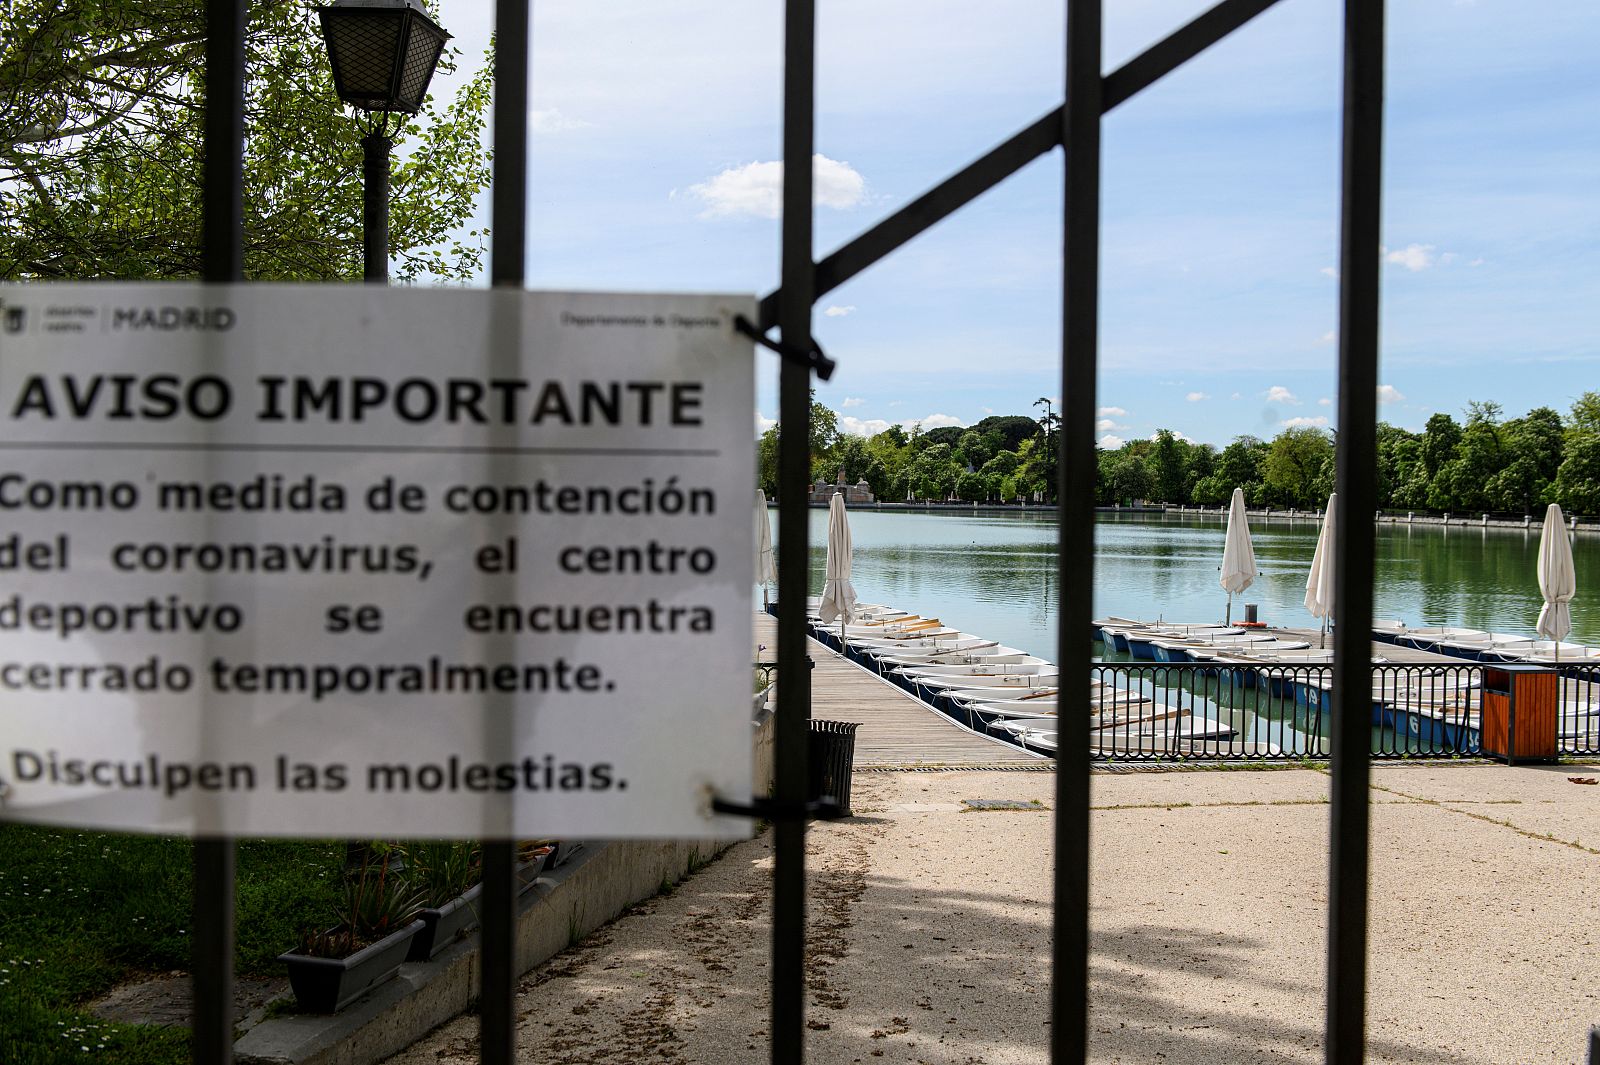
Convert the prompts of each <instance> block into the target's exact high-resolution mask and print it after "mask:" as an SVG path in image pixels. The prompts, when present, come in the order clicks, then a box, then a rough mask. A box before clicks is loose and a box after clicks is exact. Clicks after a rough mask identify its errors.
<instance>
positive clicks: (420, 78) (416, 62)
mask: <svg viewBox="0 0 1600 1065" xmlns="http://www.w3.org/2000/svg"><path fill="white" fill-rule="evenodd" d="M444 42H445V37H444V35H443V34H441V33H439V32H438V31H436V30H435V29H434V28H433V27H432V26H429V25H428V24H427V23H425V22H423V21H422V20H421V19H413V20H412V23H411V39H410V41H409V42H407V46H406V58H405V66H404V67H403V68H402V69H401V71H400V92H399V93H398V96H399V102H400V107H401V108H402V109H404V110H406V111H415V110H417V108H419V107H421V106H422V98H423V96H425V95H427V92H428V83H429V82H430V81H432V80H433V72H434V69H435V68H436V67H437V66H438V65H439V53H440V52H442V51H444Z"/></svg>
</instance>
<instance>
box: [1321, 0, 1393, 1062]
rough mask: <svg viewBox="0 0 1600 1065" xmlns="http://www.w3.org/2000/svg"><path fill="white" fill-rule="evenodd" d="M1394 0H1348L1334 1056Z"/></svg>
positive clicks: (1356, 888) (1346, 992)
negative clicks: (1387, 48)
mask: <svg viewBox="0 0 1600 1065" xmlns="http://www.w3.org/2000/svg"><path fill="white" fill-rule="evenodd" d="M1383 17H1384V7H1383V0H1346V2H1345V25H1344V34H1345V49H1344V149H1343V163H1342V168H1341V186H1342V187H1341V194H1340V208H1339V210H1340V230H1339V440H1338V445H1337V456H1336V457H1337V461H1338V476H1337V484H1336V488H1337V491H1338V493H1339V505H1338V512H1337V514H1336V515H1335V522H1334V537H1335V545H1334V559H1335V562H1334V603H1335V611H1336V614H1337V618H1338V624H1337V625H1336V626H1335V628H1334V634H1333V700H1332V701H1333V723H1332V724H1333V780H1332V817H1331V826H1330V834H1331V837H1332V843H1331V848H1330V855H1329V857H1330V869H1329V885H1328V1012H1327V1022H1326V1023H1327V1051H1326V1053H1327V1057H1326V1060H1327V1061H1328V1062H1329V1063H1330V1065H1335V1063H1337V1065H1356V1063H1359V1062H1360V1061H1362V1059H1363V1057H1364V1055H1365V1039H1366V1033H1365V1028H1366V977H1367V858H1368V855H1367V848H1368V833H1369V828H1370V824H1369V818H1370V813H1371V811H1370V809H1369V806H1368V784H1369V777H1370V774H1371V753H1370V750H1369V748H1370V745H1371V742H1372V730H1371V727H1370V705H1369V704H1370V698H1371V685H1372V571H1373V553H1374V542H1375V534H1374V532H1373V519H1372V516H1373V513H1374V511H1375V509H1376V507H1377V498H1376V492H1375V488H1374V484H1375V482H1376V476H1375V470H1376V466H1377V443H1376V436H1377V428H1376V427H1377V417H1378V414H1377V390H1378V267H1379V257H1378V237H1379V221H1380V218H1379V201H1380V195H1381V191H1382V151H1383V35H1384V34H1383Z"/></svg>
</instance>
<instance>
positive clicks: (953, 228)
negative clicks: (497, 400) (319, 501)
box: [441, 0, 1600, 446]
mask: <svg viewBox="0 0 1600 1065" xmlns="http://www.w3.org/2000/svg"><path fill="white" fill-rule="evenodd" d="M1205 6H1206V5H1204V4H1202V3H1194V2H1179V0H1114V2H1112V3H1109V4H1108V5H1107V8H1108V10H1107V15H1106V18H1107V26H1106V62H1107V69H1108V70H1110V69H1113V68H1114V67H1115V66H1117V65H1118V64H1120V63H1122V62H1123V61H1125V60H1126V59H1128V58H1129V57H1131V56H1133V55H1135V54H1137V53H1138V52H1139V51H1140V50H1142V49H1143V48H1145V47H1146V46H1148V45H1149V44H1150V43H1152V42H1154V41H1155V40H1157V39H1159V38H1160V37H1161V36H1163V35H1164V34H1165V33H1167V32H1169V31H1170V30H1172V29H1173V28H1175V27H1177V26H1178V25H1181V24H1182V23H1183V22H1185V21H1187V20H1188V19H1190V18H1192V17H1194V15H1196V14H1198V13H1199V12H1200V11H1202V10H1204V7H1205ZM1061 8H1062V5H1061V4H1060V3H1057V2H1053V0H1050V2H1045V0H1030V2H1022V0H987V2H986V3H983V4H973V3H971V2H970V0H966V2H959V3H958V2H946V0H917V2H910V0H853V2H850V3H844V2H840V0H820V3H819V14H818V32H819V36H818V71H817V79H818V114H817V152H818V155H819V156H821V157H822V159H820V160H819V161H818V163H817V173H818V181H817V183H818V192H819V204H818V206H817V214H816V229H817V254H818V256H819V257H820V256H821V255H823V254H826V253H827V252H829V251H831V250H832V249H833V248H835V247H837V246H838V245H840V244H841V243H843V242H844V241H846V240H848V239H849V238H850V237H852V236H854V235H855V234H856V233H858V232H860V231H861V230H863V229H865V228H866V227H868V226H870V225H871V224H872V223H873V222H875V221H876V220H877V219H879V218H881V217H883V216H884V215H886V214H888V213H890V212H891V211H893V210H895V209H896V208H897V207H898V206H900V205H902V204H904V203H905V202H907V201H908V200H910V199H912V198H914V197H915V196H917V195H918V194H919V193H921V192H922V191H924V190H925V189H926V188H928V187H929V186H930V185H932V184H934V183H936V182H937V181H938V180H940V179H941V178H943V177H944V176H945V175H947V174H948V173H949V172H950V171H951V170H953V169H955V168H957V167H959V166H961V165H963V164H965V163H966V162H968V161H970V160H971V159H972V158H973V157H974V156H976V155H977V154H980V153H981V152H983V151H985V150H987V149H988V148H989V147H991V146H992V145H994V144H995V143H997V142H998V141H1000V140H1002V139H1004V138H1005V137H1007V136H1009V135H1010V134H1011V133H1012V132H1014V131H1015V130H1017V129H1019V128H1021V127H1022V126H1024V125H1026V124H1028V123H1029V122H1031V121H1033V120H1034V119H1035V118H1037V117H1038V116H1039V115H1041V114H1043V113H1045V112H1046V111H1048V110H1049V109H1050V108H1052V107H1054V106H1055V105H1057V104H1058V103H1059V102H1060V96H1061V89H1060V86H1061V81H1062V61H1061V53H1062V11H1061ZM491 10H492V7H491V5H488V4H484V3H476V2H473V3H467V2H465V0H442V4H441V20H442V21H443V22H444V24H445V25H446V27H447V28H448V29H450V30H451V31H452V32H453V33H455V34H456V36H457V38H458V43H460V44H461V46H462V47H463V48H464V49H465V50H466V51H467V52H468V55H469V58H470V57H475V56H476V55H478V54H479V53H480V52H481V48H482V45H483V42H484V40H485V39H486V34H487V32H488V29H489V27H488V19H489V18H490V17H491V15H490V11H491ZM534 12H535V22H534V55H533V112H534V113H533V115H532V116H530V123H531V127H532V132H533V137H532V148H531V158H530V182H531V219H530V233H529V248H530V254H529V278H530V284H531V285H533V286H534V287H541V288H581V289H622V290H667V291H730V292H749V293H754V294H764V293H766V292H767V291H770V290H771V289H772V288H773V287H775V286H776V284H777V275H778V229H779V221H778V219H777V217H776V213H777V212H776V203H775V196H776V192H777V189H778V187H779V183H780V182H781V177H782V173H781V164H780V163H779V162H778V160H779V158H780V154H781V147H780V145H781V139H780V138H781V130H780V116H781V83H782V19H781V14H782V7H781V4H780V3H778V2H776V0H768V2H766V3H758V4H730V3H726V2H711V0H680V2H675V3H673V4H671V5H667V4H661V3H659V2H649V0H610V2H606V3H595V2H594V0H583V2H579V0H541V2H540V3H538V4H536V5H535V6H534ZM1340 20H1341V5H1340V4H1339V3H1337V2H1336V0H1282V2H1281V3H1279V4H1278V5H1277V6H1276V7H1274V8H1273V9H1272V10H1270V11H1268V12H1267V13H1266V14H1264V15H1262V16H1261V17H1259V18H1258V19H1256V20H1255V21H1254V22H1253V23H1251V24H1250V25H1249V26H1247V27H1245V28H1244V29H1243V30H1241V31H1240V32H1239V33H1237V34H1235V35H1234V36H1233V37H1232V38H1230V39H1229V40H1227V41H1225V42H1223V43H1222V44H1220V45H1218V46H1217V47H1215V48H1213V49H1212V50H1211V51H1209V52H1208V53H1206V54H1205V55H1203V56H1201V57H1200V58H1199V59H1198V60H1196V61H1194V62H1193V63H1191V64H1190V65H1189V66H1187V67H1185V68H1184V69H1182V70H1180V71H1179V72H1177V73H1176V74H1174V75H1172V76H1170V77H1169V78H1167V79H1166V80H1164V81H1163V82H1161V83H1158V84H1157V85H1156V86H1155V87H1153V88H1152V89H1150V90H1147V91H1146V92H1145V93H1144V94H1142V95H1141V96H1139V97H1137V98H1135V99H1134V100H1132V101H1130V102H1128V103H1126V104H1124V105H1123V106H1122V107H1120V108H1118V109H1117V110H1115V111H1113V112H1112V113H1111V114H1110V115H1108V116H1107V120H1106V126H1105V138H1104V150H1105V159H1104V176H1103V187H1104V199H1103V207H1102V222H1103V248H1102V262H1103V270H1104V273H1103V278H1102V311H1101V375H1100V384H1099V392H1098V403H1099V405H1100V406H1101V407H1102V408H1103V410H1102V412H1101V420H1100V422H1099V424H1098V426H1097V430H1098V433H1097V435H1099V436H1100V438H1101V439H1102V440H1103V441H1104V442H1105V443H1107V444H1108V445H1112V446H1114V445H1115V444H1116V443H1118V442H1120V441H1122V440H1127V439H1134V438H1137V437H1143V436H1149V435H1150V434H1151V433H1153V432H1154V431H1155V430H1156V429H1157V428H1162V427H1165V428H1171V429H1174V430H1177V431H1178V432H1180V433H1182V434H1183V435H1184V436H1185V437H1187V438H1189V439H1193V440H1200V441H1207V442H1211V443H1215V444H1219V445H1220V444H1224V443H1226V442H1227V441H1228V440H1230V439H1232V438H1233V437H1234V436H1236V435H1239V434H1241V433H1254V434H1256V435H1259V436H1264V437H1270V436H1272V435H1274V434H1275V433H1277V432H1278V431H1279V430H1280V429H1281V428H1282V427H1283V426H1284V425H1288V424H1332V423H1333V421H1334V420H1335V411H1334V406H1333V404H1334V398H1335V397H1334V393H1335V374H1336V358H1337V355H1336V344H1335V338H1334V333H1333V331H1334V328H1335V325H1336V308H1337V294H1338V285H1337V277H1336V272H1335V270H1334V266H1335V264H1336V262H1337V256H1338V249H1337V242H1338V241H1337V227H1338V220H1337V207H1338V146H1339V111H1338V104H1339V72H1340V48H1341V45H1340V39H1339V35H1340ZM1389 31H1390V32H1389V81H1388V101H1387V112H1386V133H1385V186H1384V191H1385V203H1384V221H1383V241H1384V254H1385V262H1384V267H1383V274H1382V276H1383V286H1384V287H1383V305H1382V313H1383V319H1382V341H1383V365H1382V380H1383V382H1384V386H1385V387H1384V390H1383V394H1382V396H1381V397H1380V399H1381V400H1382V406H1381V408H1380V416H1381V417H1383V418H1385V419H1386V420H1388V421H1391V422H1393V423H1395V424H1398V425H1402V426H1405V427H1408V428H1412V429H1417V428H1420V427H1421V426H1422V424H1423V423H1424V422H1425V421H1426V420H1427V418H1428V416H1429V415H1430V414H1432V413H1433V412H1435V411H1446V412H1450V413H1453V414H1457V415H1458V416H1459V414H1460V412H1461V410H1462V408H1463V407H1464V406H1465V405H1466V403H1467V401H1468V400H1473V399H1477V400H1494V401H1496V402H1499V403H1501V404H1502V405H1503V406H1504V408H1505V409H1506V411H1507V413H1508V414H1510V415H1517V414H1521V413H1522V412H1524V411H1526V410H1527V409H1528V408H1530V407H1533V406H1537V405H1541V404H1547V405H1550V406H1553V407H1556V408H1557V409H1559V410H1562V411H1565V409H1566V408H1567V406H1568V405H1569V404H1570V403H1571V401H1572V400H1573V399H1574V398H1575V397H1576V396H1577V395H1578V394H1580V393H1581V392H1583V391H1585V390H1587V389H1594V388H1600V61H1597V59H1596V57H1597V56H1600V4H1597V3H1595V2H1594V0H1543V2H1541V3H1539V4H1535V5H1529V4H1526V3H1515V2H1512V0H1409V2H1406V0H1391V4H1390V12H1389ZM1060 184H1061V158H1060V155H1059V153H1056V154H1052V155H1050V156H1047V157H1045V158H1044V159H1041V160H1039V161H1038V162H1036V163H1035V164H1033V165H1032V166H1031V167H1029V168H1028V169H1027V170H1025V171H1023V172H1022V173H1020V174H1017V175H1016V176H1014V177H1013V178H1012V179H1010V180H1009V181H1007V182H1006V183H1005V184H1003V185H1001V186H1000V187H999V188H997V189H995V190H992V191H991V192H990V193H989V194H988V195H987V196H985V197H984V198H982V199H981V200H979V201H978V202H977V203H975V204H972V205H970V206H969V207H968V208H966V209H965V210H964V211H963V212H961V213H960V214H958V215H957V216H955V217H954V218H952V219H950V220H948V221H947V222H945V223H944V224H943V225H941V226H940V227H939V228H937V229H935V230H934V231H932V232H930V233H928V234H925V235H924V236H923V237H921V238H919V239H918V240H917V241H916V242H915V243H913V244H912V245H910V246H908V247H907V248H905V249H902V250H901V251H900V252H899V253H898V254H896V255H895V256H893V257H891V258H890V259H888V260H886V261H885V262H883V263H881V264H879V265H878V266H876V267H874V268H872V269H871V270H869V271H868V272H866V273H865V274H863V275H861V276H860V277H858V278H856V279H855V280H853V281H852V282H850V283H849V284H847V285H845V286H844V287H842V288H840V289H838V290H836V291H835V292H834V293H832V294H830V295H829V296H827V297H825V298H824V299H823V300H822V301H821V302H820V303H819V304H818V307H817V312H818V313H817V317H816V324H815V327H814V328H815V333H816V336H817V338H818V340H819V341H820V342H821V343H822V344H823V346H824V347H825V348H826V349H827V350H828V351H829V353H830V354H832V355H833V356H834V357H835V358H836V359H837V360H838V362H839V370H838V372H837V373H836V374H835V376H834V379H833V380H832V381H831V382H829V383H827V384H824V385H821V386H820V387H819V392H818V396H819V398H820V399H821V400H822V401H823V402H825V403H827V404H828V405H829V406H831V407H833V408H834V409H836V410H839V411H840V412H841V413H842V414H843V415H844V416H845V420H844V424H845V426H846V427H847V428H850V429H853V430H856V431H875V430H877V429H880V428H882V427H883V426H884V425H886V424H888V423H891V422H905V423H909V422H912V421H922V422H923V424H924V425H926V426H929V427H932V426H935V425H953V424H971V423H973V422H975V421H977V420H979V419H981V418H983V417H984V416H985V415H987V414H991V413H995V414H1011V413H1029V412H1031V411H1032V410H1033V408H1032V403H1033V401H1034V400H1035V399H1037V398H1039V397H1041V396H1048V397H1056V396H1057V395H1058V393H1059V384H1058V381H1059V371H1058V369H1057V360H1058V350H1059V319H1060V311H1059V308H1060V283H1059V277H1060V264H1059V255H1060V224H1061V206H1060V202H1061V198H1060ZM757 357H758V358H760V359H761V360H762V363H761V373H760V375H759V392H758V397H757V414H758V425H759V424H762V420H763V419H770V418H772V417H773V416H774V415H775V412H776V406H777V401H776V384H775V382H776V374H775V366H774V365H773V361H772V357H770V356H767V355H758V356H757Z"/></svg>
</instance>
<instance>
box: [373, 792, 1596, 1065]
mask: <svg viewBox="0 0 1600 1065" xmlns="http://www.w3.org/2000/svg"><path fill="white" fill-rule="evenodd" d="M1594 775H1596V772H1595V770H1593V769H1581V768H1576V767H1571V766H1567V767H1558V768H1545V769H1541V768H1517V769H1508V768H1504V767H1496V766H1470V767H1445V768H1419V767H1404V768H1388V767H1383V768H1379V769H1376V770H1375V771H1374V782H1375V785H1376V787H1375V789H1374V792H1373V803H1374V806H1373V847H1372V895H1373V899H1374V903H1373V908H1372V936H1371V943H1372V950H1371V958H1372V963H1371V974H1370V997H1369V1030H1370V1037H1369V1039H1370V1041H1369V1047H1370V1053H1369V1060H1370V1061H1373V1062H1415V1063H1425V1065H1508V1063H1523V1062H1527V1063H1532V1062H1568V1063H1576V1062H1581V1061H1582V1059H1583V1053H1584V1045H1585V1044H1584V1040H1585V1039H1586V1033H1587V1030H1588V1025H1589V1024H1590V1023H1594V1022H1600V945H1597V943H1596V938H1597V936H1600V787H1587V786H1580V785H1574V784H1572V783H1569V782H1568V780H1567V777H1568V776H1594ZM1053 787H1054V777H1053V776H1052V775H1051V774H1049V773H1004V772H950V773H884V774H878V773H871V774H858V775H857V777H856V782H855V797H854V798H855V802H854V805H855V809H856V813H857V816H856V817H855V818H852V819H850V820H848V821H844V822H838V823H834V824H819V825H816V826H814V827H813V829H812V831H811V834H810V842H809V845H808V853H809V860H808V868H809V870H810V874H811V904H810V910H809V930H810V933H809V934H810V942H809V949H808V960H807V971H806V979H807V986H808V989H809V995H808V1003H807V1023H808V1031H807V1048H808V1060H810V1061H816V1062H819V1063H828V1065H831V1063H843V1062H850V1063H855V1062H866V1063H874V1062H880V1061H881V1062H901V1063H906V1065H914V1063H928V1065H933V1063H938V1065H979V1063H982V1065H1045V1063H1046V1062H1047V1061H1048V1052H1047V1050H1046V1042H1047V1038H1048V1031H1049V1028H1048V1012H1049V1010H1048V1002H1049V976H1048V973H1049V923H1050V911H1049V906H1048V899H1049V896H1050V867H1049V851H1050V832H1051V817H1052V814H1051V812H1050V810H1049V807H1050V805H1051V804H1052V798H1053V796H1052V789H1053ZM967 799H1009V800H1021V801H1023V802H1037V803H1038V804H1039V806H1038V807H1037V808H1035V809H1021V810H986V811H974V810H971V809H969V808H967V807H966V806H965V805H964V804H963V800H967ZM1094 803H1095V806H1096V813H1095V815H1094V822H1093V849H1094V859H1093V860H1094V866H1093V884H1092V890H1093V893H1094V899H1095V905H1094V911H1093V914H1092V923H1093V933H1094V954H1093V958H1092V961H1091V975H1092V987H1093V998H1092V1002H1091V1039H1092V1057H1091V1060H1092V1061H1094V1062H1097V1063H1099V1062H1104V1063H1111V1062H1129V1063H1132V1062H1150V1063H1155V1062H1161V1063H1164V1065H1170V1063H1194V1065H1200V1063H1205V1065H1216V1063H1229V1065H1231V1063H1255V1062H1306V1063H1312V1062H1320V1061H1321V1050H1320V1046H1321V1038H1322V1012H1323V964H1324V960H1323V959H1324V950H1325V942H1324V937H1325V911H1326V906H1327V902H1326V897H1327V884H1326V875H1327V874H1326V851H1327V823H1328V806H1327V777H1326V776H1325V775H1324V774H1322V773H1319V772H1315V771H1311V770H1285V771H1276V772H1215V773H1194V772H1170V773H1146V772H1139V773H1125V774H1103V775H1097V776H1096V777H1095V778H1094ZM771 866H772V857H771V852H770V847H769V841H768V839H767V838H766V837H762V838H758V839H755V840H751V841H749V842H746V843H742V844H740V845H738V846H737V847H734V848H733V849H732V850H730V851H729V852H728V853H727V854H726V855H725V856H724V857H722V858H721V859H720V860H718V861H716V862H714V863H712V864H711V865H710V866H708V867H706V868H705V869H703V870H701V871H700V872H698V873H696V874H695V875H694V876H692V877H691V878H690V879H689V880H687V881H686V882H685V883H683V884H682V885H680V886H679V887H678V888H677V889H675V890H674V891H673V892H671V893H670V894H667V895H663V896H660V897H658V898H656V899H653V900H651V901H649V902H647V903H645V904H643V905H640V906H637V907H635V908H634V909H633V910H632V911H630V912H629V913H628V914H627V915H625V916H624V917H623V918H621V919H620V920H618V921H616V922H615V923H613V924H612V925H610V926H608V927H607V928H605V929H603V930H602V931H601V932H600V933H599V934H597V935H596V936H593V937H591V938H590V939H589V940H587V941H586V942H584V943H583V944H581V945H580V946H578V947H576V948H574V949H572V950H569V951H567V952H566V953H564V954H562V955H560V956H558V957H557V958H555V959H553V960H552V961H551V962H550V963H548V964H547V965H545V966H543V967H541V968H540V969H538V970H536V971H535V972H534V973H533V974H531V975H530V976H529V977H528V978H527V979H525V980H524V982H523V984H522V986H521V994H520V998H519V1007H520V1010H521V1016H522V1020H521V1041H522V1047H523V1052H522V1055H521V1060H522V1061H523V1062H526V1063H528V1065H534V1063H538V1065H580V1063H582V1065H588V1063H618V1065H620V1063H624V1062H626V1063H643V1062H661V1063H697V1065H698V1063H706V1065H722V1063H728V1065H733V1063H737V1065H755V1063H758V1062H761V1061H764V1060H766V1058H767V1049H766V1047H767V1009H768V1002H767V994H766V980H767V958H768V939H769V935H770V926H769V923H768V918H767V905H766V900H767V896H768V884H769V878H770V875H771ZM476 1028H477V1020H476V1018H475V1017H465V1018H461V1019H458V1020H456V1021H454V1022H452V1023H450V1024H448V1025H446V1026H445V1027H443V1028H441V1029H439V1030H438V1031H436V1032H434V1033H433V1034H432V1035H430V1036H429V1037H428V1038H427V1039H425V1040H424V1041H422V1042H421V1043H419V1044H418V1045H417V1046H415V1047H413V1048H412V1049H411V1050H409V1051H407V1052H406V1053H404V1054H402V1055H399V1056H398V1057H396V1058H394V1059H391V1061H392V1063H393V1065H439V1063H461V1065H468V1063H475V1062H476V1061H477V1056H476V1055H477V1048H476Z"/></svg>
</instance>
